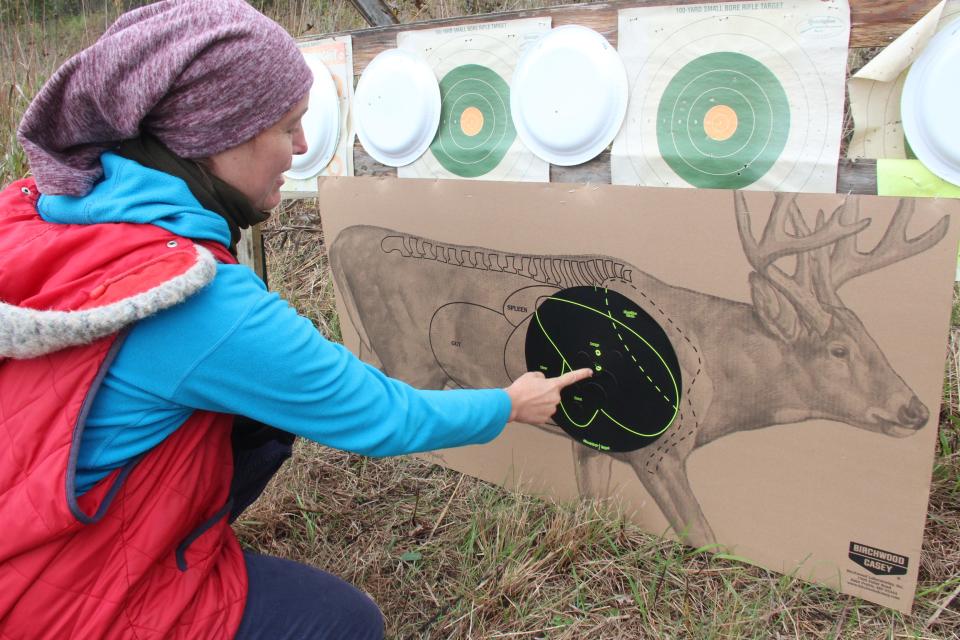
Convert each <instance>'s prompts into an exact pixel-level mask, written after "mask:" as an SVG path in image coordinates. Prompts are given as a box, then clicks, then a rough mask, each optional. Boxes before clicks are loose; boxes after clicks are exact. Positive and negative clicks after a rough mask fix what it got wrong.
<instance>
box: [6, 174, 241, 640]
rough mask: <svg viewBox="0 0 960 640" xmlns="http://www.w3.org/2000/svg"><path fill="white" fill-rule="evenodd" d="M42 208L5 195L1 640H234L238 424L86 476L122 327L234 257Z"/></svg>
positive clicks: (192, 433)
mask: <svg viewBox="0 0 960 640" xmlns="http://www.w3.org/2000/svg"><path fill="white" fill-rule="evenodd" d="M37 197H38V196H37V192H36V187H35V185H34V184H33V181H31V180H21V181H19V182H16V183H14V184H13V185H11V186H10V187H8V188H7V189H5V190H4V191H3V192H0V523H2V526H3V533H2V534H0V638H3V639H5V640H6V639H9V640H13V639H16V640H21V639H30V640H37V639H39V638H57V639H62V638H161V637H162V638H170V637H172V638H204V639H206V638H232V637H233V636H234V634H235V632H236V629H237V627H238V626H239V624H240V619H241V617H242V615H243V608H244V604H245V600H246V593H247V577H246V569H245V566H244V561H243V555H242V552H241V550H240V547H239V544H238V543H237V541H236V538H235V537H234V535H233V532H232V530H231V529H230V527H229V525H228V523H227V521H226V519H227V516H228V514H229V511H230V508H229V506H230V505H229V493H230V482H231V479H232V473H233V466H232V465H233V463H232V456H231V445H230V431H231V426H232V417H231V416H225V415H220V414H213V413H208V412H202V411H197V412H195V413H194V414H193V415H192V416H191V418H190V419H189V420H188V421H187V422H186V423H185V424H184V425H183V426H182V427H181V428H179V429H178V430H177V431H176V432H174V433H173V434H172V435H171V436H170V437H169V438H167V439H166V440H165V441H164V442H163V443H161V444H160V445H158V446H157V447H155V448H154V449H153V450H151V451H149V452H147V453H146V454H144V455H143V456H141V457H140V458H139V459H138V460H136V461H134V462H132V463H130V464H129V465H127V466H126V467H125V468H123V469H118V470H116V471H114V472H113V473H111V474H110V475H109V476H107V477H106V478H104V479H103V480H101V481H100V482H99V483H97V484H96V485H95V486H94V487H93V488H92V489H91V490H90V491H88V492H87V493H86V494H84V495H83V496H81V497H80V498H79V499H77V498H75V490H74V476H75V465H76V459H77V449H78V446H79V442H80V438H81V435H82V433H83V428H84V421H85V419H86V415H87V411H88V409H89V407H90V403H91V401H92V399H93V397H94V394H95V393H96V392H97V388H98V386H99V384H100V381H101V380H102V378H103V375H104V373H105V371H106V370H107V368H108V367H109V366H110V363H111V362H112V358H113V356H114V355H115V353H116V352H117V350H118V349H119V346H120V344H121V343H122V341H123V340H122V336H123V335H124V332H123V328H124V327H126V326H129V325H130V324H132V323H133V322H136V321H137V320H139V319H141V318H143V317H146V316H148V315H150V314H152V313H156V312H157V311H159V310H161V309H164V308H166V307H169V306H171V305H173V304H177V303H178V302H180V301H182V300H183V299H185V298H186V297H188V296H189V295H191V294H192V293H194V292H195V291H197V290H198V289H199V288H200V287H202V286H204V285H205V284H206V283H207V282H209V281H210V280H211V279H212V278H213V276H214V274H215V272H216V260H215V258H214V255H213V253H216V254H217V258H218V259H220V260H221V261H231V262H233V261H234V260H233V258H232V257H231V256H230V255H229V254H228V253H227V252H226V251H225V250H224V249H223V248H222V247H220V246H219V245H216V246H214V245H210V246H209V248H208V249H209V250H208V249H205V248H202V247H200V246H199V245H196V244H194V243H193V242H192V241H190V240H187V239H184V238H181V237H178V236H175V235H173V234H171V233H169V232H167V231H165V230H163V229H161V228H159V227H155V226H153V225H134V224H97V225H61V224H50V223H46V222H44V221H43V220H42V219H41V218H40V217H39V215H38V214H37V211H36V201H37ZM211 252H213V253H211ZM169 348H171V349H175V348H177V345H169Z"/></svg>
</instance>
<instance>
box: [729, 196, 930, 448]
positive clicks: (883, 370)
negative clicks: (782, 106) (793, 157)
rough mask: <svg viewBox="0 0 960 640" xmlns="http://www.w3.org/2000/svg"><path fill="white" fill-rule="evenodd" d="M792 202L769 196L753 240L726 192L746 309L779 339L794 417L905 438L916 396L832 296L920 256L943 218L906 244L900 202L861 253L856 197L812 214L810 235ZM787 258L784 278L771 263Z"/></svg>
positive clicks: (744, 215) (915, 423) (913, 422)
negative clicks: (790, 262)
mask: <svg viewBox="0 0 960 640" xmlns="http://www.w3.org/2000/svg"><path fill="white" fill-rule="evenodd" d="M795 198H796V197H795V196H790V195H785V194H777V195H776V196H775V199H774V204H773V209H772V211H771V213H770V218H769V220H768V221H767V224H766V227H765V228H764V230H763V235H762V236H761V238H760V240H759V241H757V240H756V239H755V238H754V236H753V233H752V231H751V229H750V213H749V210H748V209H747V204H746V200H745V198H744V196H743V194H742V193H740V192H737V193H736V194H735V195H734V201H735V209H736V216H737V228H738V230H739V233H740V240H741V242H742V244H743V248H744V253H745V254H746V257H747V260H748V261H749V263H750V265H751V266H752V267H753V269H754V271H753V272H752V273H751V274H750V276H749V281H750V288H751V296H752V298H753V306H754V311H755V313H756V315H757V318H758V319H759V321H760V323H761V325H762V326H763V327H764V328H765V330H766V331H767V332H769V333H770V334H771V335H772V336H774V337H775V338H776V339H777V340H779V341H780V343H781V348H780V349H779V352H780V354H781V356H782V357H783V359H784V362H783V367H784V369H785V370H789V371H791V375H790V377H789V379H788V380H785V381H784V384H789V385H791V387H792V388H791V389H790V394H791V401H792V402H795V403H796V405H797V406H796V407H795V409H796V413H797V415H801V416H802V417H804V418H807V419H810V418H826V419H830V420H837V421H840V422H845V423H847V424H850V425H853V426H855V427H859V428H862V429H867V430H870V431H876V432H881V433H884V434H886V435H890V436H895V437H904V436H907V435H911V434H913V433H915V432H916V431H917V430H918V429H920V428H922V427H923V426H924V425H925V424H926V423H927V421H928V419H929V417H930V414H929V411H928V410H927V407H926V406H925V405H924V404H923V403H922V402H921V401H920V399H919V398H917V396H916V394H915V393H914V392H913V391H912V390H911V389H910V387H909V386H907V384H906V383H905V382H904V381H903V379H902V378H901V377H900V376H899V375H898V374H897V372H896V371H894V369H893V367H891V366H890V364H889V363H888V362H887V359H886V357H885V356H884V354H883V352H882V351H881V349H880V347H878V346H877V344H876V342H874V340H873V338H871V337H870V335H869V333H867V330H866V329H865V328H864V326H863V324H862V323H861V322H860V319H859V318H858V317H857V316H856V314H855V313H854V312H853V311H851V310H850V309H848V308H847V307H846V306H845V305H844V304H843V302H842V301H841V299H840V297H839V296H838V294H837V291H838V289H839V288H840V287H841V286H842V285H843V284H844V283H845V282H847V281H848V280H851V279H852V278H855V277H857V276H859V275H862V274H865V273H868V272H870V271H875V270H877V269H881V268H883V267H885V266H887V265H890V264H893V263H895V262H898V261H900V260H903V259H905V258H908V257H910V256H912V255H915V254H917V253H920V252H922V251H926V250H927V249H929V248H930V247H932V246H933V245H935V244H936V243H937V242H939V241H940V240H941V239H942V238H943V236H944V234H946V231H947V226H948V224H949V220H948V218H947V217H946V216H944V217H943V218H942V219H941V220H940V221H938V222H937V223H936V224H935V225H934V226H933V227H931V228H930V229H928V230H926V231H925V232H924V233H922V234H920V235H918V236H916V237H915V238H912V239H908V238H907V236H906V229H907V225H908V223H909V222H910V218H911V216H912V215H913V212H914V203H913V202H912V201H910V200H901V201H900V204H899V206H898V207H897V210H896V213H895V214H894V216H893V220H892V221H891V223H890V226H889V227H888V228H887V230H886V232H885V233H884V236H883V238H882V239H881V240H880V242H879V243H877V245H876V246H875V247H874V248H873V249H872V250H870V251H868V252H861V251H859V250H858V248H857V234H859V233H860V232H861V231H863V230H864V229H865V228H866V227H867V226H869V225H870V219H869V218H866V219H863V220H861V219H859V200H858V199H856V198H854V199H853V201H852V203H851V202H849V201H845V202H844V203H843V204H842V205H840V206H839V207H838V208H837V209H836V210H835V211H834V212H833V214H832V215H830V216H829V217H826V216H825V215H824V212H823V211H820V212H819V214H818V216H817V219H816V223H815V225H814V228H813V230H812V231H811V229H810V227H809V226H808V224H807V222H806V221H805V220H804V218H803V214H802V212H801V211H800V208H799V207H798V206H797V203H796V199H795ZM788 256H793V257H794V258H795V260H796V266H795V268H794V270H793V272H792V273H788V271H786V270H785V269H784V268H781V266H778V265H777V264H776V263H777V261H778V260H780V259H781V258H787V257H788Z"/></svg>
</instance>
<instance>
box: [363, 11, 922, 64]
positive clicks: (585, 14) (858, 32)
mask: <svg viewBox="0 0 960 640" xmlns="http://www.w3.org/2000/svg"><path fill="white" fill-rule="evenodd" d="M718 1H719V2H738V1H740V0H718ZM697 2H698V0H624V1H622V2H597V3H587V4H575V5H562V6H558V7H549V8H543V9H527V10H522V11H506V12H502V13H496V14H484V15H477V16H462V17H458V18H447V19H440V20H427V21H424V22H416V23H411V24H402V25H392V26H382V27H374V28H369V29H359V30H356V31H348V32H345V33H347V34H349V35H351V36H352V37H353V64H354V70H355V73H356V74H358V75H359V73H360V72H361V71H362V70H363V69H364V68H365V67H366V66H367V64H368V63H369V62H370V60H371V59H372V58H373V57H374V56H375V55H377V54H378V53H380V52H381V51H383V50H384V49H391V48H393V47H396V46H397V33H399V32H400V31H406V30H412V29H432V28H437V27H449V26H454V25H460V24H475V23H480V22H490V21H493V20H515V19H519V18H534V17H543V16H550V17H552V18H553V26H555V27H559V26H561V25H565V24H581V25H584V26H586V27H590V28H591V29H594V30H596V31H599V32H600V33H602V34H603V35H604V37H606V38H607V39H608V40H609V41H610V42H611V43H612V44H614V45H616V43H617V12H618V11H619V10H620V9H625V8H629V7H638V6H644V5H651V6H652V5H683V4H696V3H697ZM937 2H938V0H850V13H851V21H852V29H851V33H850V46H851V47H854V48H858V47H881V46H885V45H887V44H889V43H890V41H892V40H893V39H895V38H896V37H897V36H899V35H900V34H901V33H903V32H904V31H906V30H907V29H908V28H909V27H910V26H911V25H912V24H913V23H915V22H916V21H917V20H919V19H920V18H921V17H923V15H924V14H925V13H927V12H928V11H929V10H930V9H932V8H933V7H934V5H936V4H937Z"/></svg>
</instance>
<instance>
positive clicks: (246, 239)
mask: <svg viewBox="0 0 960 640" xmlns="http://www.w3.org/2000/svg"><path fill="white" fill-rule="evenodd" d="M237 260H239V261H240V264H245V265H247V266H248V267H250V268H251V269H253V270H254V271H255V272H256V274H257V275H258V276H260V278H261V279H262V280H263V281H264V282H266V280H267V265H266V262H265V261H264V256H263V235H262V234H261V233H260V225H257V226H255V227H250V228H248V229H241V231H240V241H239V242H238V243H237Z"/></svg>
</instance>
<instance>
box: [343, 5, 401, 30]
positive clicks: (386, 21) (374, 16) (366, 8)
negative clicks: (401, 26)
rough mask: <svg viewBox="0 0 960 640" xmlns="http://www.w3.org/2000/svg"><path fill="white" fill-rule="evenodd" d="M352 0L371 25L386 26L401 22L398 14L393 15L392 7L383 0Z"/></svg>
mask: <svg viewBox="0 0 960 640" xmlns="http://www.w3.org/2000/svg"><path fill="white" fill-rule="evenodd" d="M350 2H351V3H353V6H354V7H356V8H357V11H359V12H360V15H362V16H363V19H364V20H366V21H367V24H369V25H370V26H371V27H386V26H389V25H391V24H398V23H399V20H397V16H395V15H393V12H392V11H390V7H388V6H387V5H386V4H384V2H383V0H350Z"/></svg>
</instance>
